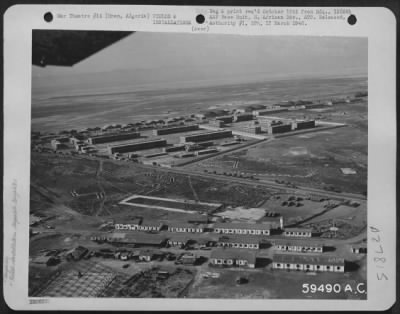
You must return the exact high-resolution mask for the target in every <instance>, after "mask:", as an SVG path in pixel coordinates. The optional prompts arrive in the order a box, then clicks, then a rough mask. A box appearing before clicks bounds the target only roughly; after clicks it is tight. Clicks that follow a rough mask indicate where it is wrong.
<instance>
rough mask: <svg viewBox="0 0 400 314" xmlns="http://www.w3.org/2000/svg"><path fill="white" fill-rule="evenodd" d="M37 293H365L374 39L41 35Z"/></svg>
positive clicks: (36, 112) (36, 64)
mask: <svg viewBox="0 0 400 314" xmlns="http://www.w3.org/2000/svg"><path fill="white" fill-rule="evenodd" d="M31 108H32V111H31V155H30V165H31V170H30V172H31V173H30V218H29V237H30V238H29V280H28V284H29V287H28V288H29V289H28V291H29V296H30V297H46V298H50V297H64V298H65V297H81V298H174V299H176V298H192V299H341V300H344V299H355V300H364V299H367V172H368V161H367V160H368V39H367V38H362V37H357V38H355V37H354V38H350V37H324V36H261V35H259V36H251V35H226V34H189V33H157V32H118V31H78V30H34V31H33V33H32V95H31Z"/></svg>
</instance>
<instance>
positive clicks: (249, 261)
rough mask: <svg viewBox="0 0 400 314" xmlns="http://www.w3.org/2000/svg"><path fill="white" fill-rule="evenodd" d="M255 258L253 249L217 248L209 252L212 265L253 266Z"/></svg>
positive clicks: (254, 265)
mask: <svg viewBox="0 0 400 314" xmlns="http://www.w3.org/2000/svg"><path fill="white" fill-rule="evenodd" d="M256 258H257V257H256V254H255V252H254V251H248V250H233V249H223V248H219V249H215V250H213V251H212V252H211V256H210V263H211V265H214V266H227V267H234V266H237V267H248V268H255V267H256Z"/></svg>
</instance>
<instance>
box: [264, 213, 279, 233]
mask: <svg viewBox="0 0 400 314" xmlns="http://www.w3.org/2000/svg"><path fill="white" fill-rule="evenodd" d="M262 220H263V221H266V222H268V224H269V225H270V226H271V229H275V230H282V229H283V217H282V215H280V214H277V213H272V212H266V213H265V216H264V217H263V219H262Z"/></svg>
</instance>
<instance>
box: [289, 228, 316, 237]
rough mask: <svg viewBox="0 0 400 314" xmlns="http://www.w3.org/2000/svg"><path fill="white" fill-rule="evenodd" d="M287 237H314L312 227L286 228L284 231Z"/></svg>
mask: <svg viewBox="0 0 400 314" xmlns="http://www.w3.org/2000/svg"><path fill="white" fill-rule="evenodd" d="M283 235H284V236H285V237H300V238H310V237H312V229H311V228H285V230H284V231H283Z"/></svg>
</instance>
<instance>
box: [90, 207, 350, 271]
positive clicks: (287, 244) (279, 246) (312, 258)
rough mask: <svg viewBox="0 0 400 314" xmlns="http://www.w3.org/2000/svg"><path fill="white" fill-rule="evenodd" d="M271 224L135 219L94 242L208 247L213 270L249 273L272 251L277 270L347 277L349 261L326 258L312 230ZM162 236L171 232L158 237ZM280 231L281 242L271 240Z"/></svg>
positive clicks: (276, 218) (271, 216) (271, 218)
mask: <svg viewBox="0 0 400 314" xmlns="http://www.w3.org/2000/svg"><path fill="white" fill-rule="evenodd" d="M266 218H267V221H266V223H238V222H236V223H235V222H216V223H209V220H208V217H206V216H204V217H202V219H200V220H201V221H198V220H197V219H196V221H191V222H186V223H185V222H182V223H179V222H176V223H168V224H166V223H157V222H153V223H149V222H147V223H144V222H143V221H142V220H141V219H133V220H130V221H129V222H125V223H115V224H114V227H115V231H114V232H113V233H107V234H105V233H103V234H97V235H92V237H91V239H92V240H93V241H107V242H109V243H112V244H115V245H128V246H129V245H131V246H134V247H138V246H139V247H140V246H146V247H158V248H161V247H165V246H172V247H180V248H185V247H200V248H201V247H209V248H210V249H211V250H212V251H211V256H210V259H209V262H210V264H211V265H213V266H225V267H235V266H239V267H248V268H255V267H257V260H258V257H257V251H258V250H260V249H263V248H268V247H271V246H272V249H273V250H274V255H273V257H272V268H273V269H277V270H280V269H289V270H302V271H318V272H319V271H321V272H322V271H326V272H344V270H345V261H344V259H343V258H341V257H333V256H331V255H327V254H326V253H325V247H324V245H323V243H322V242H321V241H318V240H312V239H310V238H311V237H312V230H311V229H309V228H284V227H283V219H282V216H281V215H279V214H276V213H267V217H266ZM128 230H129V232H126V231H128ZM162 230H165V231H167V232H162V233H159V231H162ZM277 230H278V231H279V234H280V236H277V237H270V236H271V234H274V231H277ZM140 231H155V232H156V233H153V234H152V233H143V232H140ZM271 232H272V233H271ZM354 251H355V250H354Z"/></svg>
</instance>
